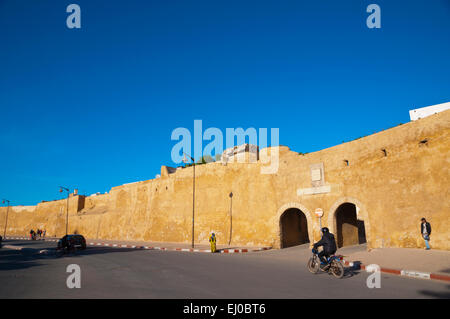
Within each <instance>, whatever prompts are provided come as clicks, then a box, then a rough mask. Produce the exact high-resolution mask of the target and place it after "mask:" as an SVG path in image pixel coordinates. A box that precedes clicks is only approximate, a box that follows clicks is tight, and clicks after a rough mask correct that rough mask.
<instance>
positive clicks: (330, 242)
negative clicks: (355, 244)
mask: <svg viewBox="0 0 450 319" xmlns="http://www.w3.org/2000/svg"><path fill="white" fill-rule="evenodd" d="M321 230H322V239H321V240H320V241H318V242H317V243H315V244H314V246H313V249H312V252H313V253H317V248H319V247H320V246H323V250H322V251H321V252H320V253H318V256H319V259H320V261H321V263H320V267H322V268H323V269H327V268H328V267H330V265H329V264H328V261H327V258H328V257H330V256H331V255H333V254H334V253H335V252H336V250H337V248H336V240H335V239H334V235H333V234H332V233H330V230H329V229H328V228H327V227H323V228H322V229H321Z"/></svg>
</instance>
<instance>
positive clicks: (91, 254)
mask: <svg viewBox="0 0 450 319" xmlns="http://www.w3.org/2000/svg"><path fill="white" fill-rule="evenodd" d="M4 244H9V245H20V246H24V247H27V249H25V250H23V251H16V250H12V249H5V248H2V249H0V283H1V284H0V298H2V299H3V298H183V299H185V298H224V299H232V298H238V299H241V298H255V299H265V298H277V299H278V298H282V299H297V298H346V299H347V298H450V285H449V284H448V283H445V282H438V281H431V280H420V279H410V278H403V277H399V276H394V275H388V274H382V275H381V288H373V289H369V288H368V287H367V285H366V279H367V277H368V276H369V274H368V273H366V272H364V271H362V272H359V271H352V270H350V269H349V268H347V271H346V276H345V277H344V278H343V279H336V278H334V277H333V276H330V275H328V274H326V273H320V274H318V275H313V274H311V273H309V272H308V270H307V269H306V262H307V260H308V258H309V257H310V250H309V249H308V248H306V247H304V246H303V247H301V246H299V247H292V248H288V249H283V250H271V251H263V252H253V253H244V254H207V253H189V252H176V251H156V250H135V249H127V248H112V247H89V248H88V249H87V250H85V251H79V252H77V253H75V254H72V255H68V256H63V257H56V256H54V255H39V254H37V252H38V251H39V250H40V249H54V248H55V247H56V243H55V242H43V241H36V242H31V241H19V240H16V241H7V242H4ZM70 264H77V265H79V266H80V268H81V288H79V289H77V288H74V289H69V288H67V285H66V280H67V277H68V276H69V275H70V273H67V272H66V268H67V266H68V265H70Z"/></svg>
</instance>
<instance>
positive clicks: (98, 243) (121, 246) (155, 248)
mask: <svg viewBox="0 0 450 319" xmlns="http://www.w3.org/2000/svg"><path fill="white" fill-rule="evenodd" d="M5 239H21V240H31V239H30V238H28V237H6V238H5ZM36 240H45V241H54V242H56V241H58V239H47V238H37V239H36ZM88 245H89V246H104V247H118V248H133V249H148V250H167V251H184V252H195V253H211V250H210V249H195V248H167V247H150V246H135V245H122V244H112V243H102V242H90V243H88ZM269 249H272V247H261V248H255V249H247V248H243V249H228V248H224V249H218V250H217V253H220V254H238V253H249V252H258V251H264V250H269Z"/></svg>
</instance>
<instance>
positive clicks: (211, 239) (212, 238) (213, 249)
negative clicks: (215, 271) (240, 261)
mask: <svg viewBox="0 0 450 319" xmlns="http://www.w3.org/2000/svg"><path fill="white" fill-rule="evenodd" d="M209 243H210V244H211V252H212V253H215V252H216V235H215V234H214V233H211V236H209Z"/></svg>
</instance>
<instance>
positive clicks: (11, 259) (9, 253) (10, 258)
mask: <svg viewBox="0 0 450 319" xmlns="http://www.w3.org/2000/svg"><path fill="white" fill-rule="evenodd" d="M33 260H34V258H31V259H30V258H27V257H26V256H25V255H23V254H22V253H21V252H20V251H17V250H8V249H4V248H2V249H0V271H5V270H17V269H27V268H31V267H35V266H41V265H40V264H38V263H36V262H35V261H33Z"/></svg>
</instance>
